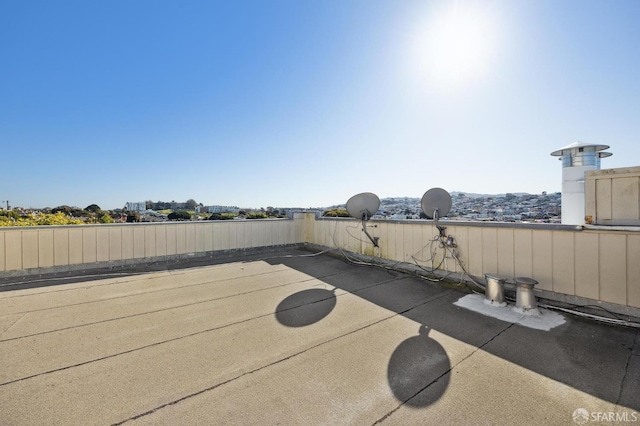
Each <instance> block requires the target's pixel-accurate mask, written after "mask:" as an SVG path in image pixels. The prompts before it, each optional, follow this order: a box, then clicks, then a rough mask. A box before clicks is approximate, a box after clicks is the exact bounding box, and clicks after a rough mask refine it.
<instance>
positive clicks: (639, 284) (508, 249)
mask: <svg viewBox="0 0 640 426" xmlns="http://www.w3.org/2000/svg"><path fill="white" fill-rule="evenodd" d="M314 223H315V228H314V235H313V241H314V242H315V243H316V244H318V245H321V246H327V247H339V248H341V249H344V250H347V251H350V252H353V253H359V254H363V255H367V256H379V257H381V258H382V259H386V260H389V261H392V262H393V261H395V262H404V263H407V264H418V265H420V266H422V267H425V268H427V269H428V268H431V267H433V266H440V268H441V269H442V270H443V271H448V272H452V273H457V274H462V273H463V271H462V269H461V268H460V266H459V265H458V264H457V262H456V261H455V259H453V258H452V257H451V255H450V254H448V255H447V256H446V257H445V258H444V259H443V257H442V255H443V254H444V253H445V252H446V251H445V250H443V249H442V248H438V247H437V245H438V243H435V246H434V244H432V240H433V239H434V237H435V236H437V235H438V230H437V229H436V227H435V226H434V224H433V222H432V221H427V220H404V221H375V220H372V221H369V222H368V224H367V230H368V232H369V233H370V234H371V235H372V236H373V237H379V241H378V244H379V246H380V247H379V249H378V248H374V247H373V245H372V244H371V243H370V242H369V240H368V239H367V237H366V236H365V235H364V233H363V232H362V230H361V229H362V227H361V226H360V222H359V221H355V220H349V219H321V220H317V221H315V222H314ZM440 224H441V225H444V226H446V230H445V232H446V234H447V235H451V236H452V237H453V238H454V242H455V244H456V245H457V253H458V257H459V259H460V260H461V262H462V264H463V266H464V268H465V269H466V271H467V272H468V273H469V274H470V275H472V276H474V277H477V278H480V279H482V277H484V275H485V274H498V275H502V276H504V277H505V278H506V279H507V280H513V278H514V277H518V276H525V277H532V278H534V279H536V280H537V281H539V285H538V286H536V288H537V289H538V290H541V291H542V292H544V293H547V295H551V296H553V295H558V296H560V295H565V296H570V297H569V298H562V297H557V298H556V299H558V300H563V299H564V300H566V301H573V302H575V301H576V300H578V299H576V298H581V299H585V300H586V301H589V300H590V301H600V302H607V303H612V304H616V305H622V306H629V307H634V308H640V227H635V228H627V229H624V230H619V229H614V228H607V227H582V226H572V225H551V224H513V223H491V222H458V221H441V222H440ZM433 252H435V253H436V255H435V258H434V259H433V260H430V259H431V257H432V253H433Z"/></svg>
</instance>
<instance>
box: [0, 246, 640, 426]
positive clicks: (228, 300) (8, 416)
mask: <svg viewBox="0 0 640 426" xmlns="http://www.w3.org/2000/svg"><path fill="white" fill-rule="evenodd" d="M174 266H175V265H174ZM180 266H181V269H176V268H173V267H171V265H169V266H167V267H166V269H165V270H162V269H163V268H162V266H158V265H155V266H153V267H149V268H148V269H146V270H145V269H139V270H136V271H129V272H135V273H133V274H132V273H126V274H121V275H118V274H117V273H113V272H112V273H110V275H105V276H104V277H100V276H97V277H96V276H91V277H82V276H79V277H52V278H46V277H45V278H43V279H40V280H34V281H32V282H25V281H24V280H22V281H21V282H20V283H19V284H17V285H16V286H12V285H11V283H10V282H3V286H2V287H0V290H2V291H0V360H1V366H2V368H0V425H41V424H42V425H91V424H99V425H113V424H116V425H119V424H125V423H126V424H132V425H135V424H146V425H160V424H171V425H196V424H197V425H203V424H212V425H217V424H243V425H244V424H255V425H265V424H266V425H271V424H284V425H300V424H304V425H310V424H314V425H315V424H329V425H335V424H355V425H373V424H384V425H414V424H416V425H418V424H500V425H501V424H532V425H533V424H535V425H539V424H558V425H564V424H566V425H571V424H577V423H575V422H574V420H573V418H572V416H573V414H574V412H575V411H576V410H577V409H579V408H583V409H585V410H586V411H587V412H588V413H589V415H590V418H589V419H588V420H589V421H595V420H601V419H603V418H604V419H606V420H607V421H606V422H601V423H600V424H606V423H607V422H608V423H610V424H614V423H620V422H622V421H623V420H628V421H629V422H633V421H635V422H637V423H638V424H640V414H638V412H640V337H638V330H636V329H631V328H623V327H615V326H608V325H603V324H599V323H594V322H590V321H585V320H582V319H576V318H574V317H572V316H568V315H564V317H565V320H566V321H565V323H564V324H561V325H559V326H557V327H555V328H553V329H551V330H549V331H544V330H537V329H532V328H528V327H523V326H521V325H519V324H517V323H513V322H508V321H502V320H500V319H497V318H492V317H489V316H485V315H482V314H481V313H477V312H473V311H470V310H467V309H464V308H461V307H458V306H456V305H454V303H455V302H456V301H458V300H459V299H460V298H462V297H463V296H465V293H463V292H461V291H458V290H456V289H452V288H450V287H445V286H440V285H437V284H433V283H430V282H428V281H424V280H420V279H418V278H415V277H411V276H408V275H405V274H401V273H396V272H387V271H384V270H381V269H377V268H374V267H370V266H358V265H353V264H350V263H347V262H345V261H343V260H341V259H338V258H335V257H332V256H329V255H326V254H323V255H313V256H312V255H310V253H309V252H306V251H302V250H291V249H289V250H288V251H277V252H272V253H263V254H260V255H253V256H245V257H236V258H235V259H231V260H226V261H217V262H215V264H211V265H205V264H202V262H200V263H198V264H197V265H196V264H194V265H188V264H183V265H180ZM186 266H193V267H186ZM603 416H604V417H603ZM612 416H613V417H612ZM612 419H617V420H616V421H611V420H612ZM625 423H626V422H625Z"/></svg>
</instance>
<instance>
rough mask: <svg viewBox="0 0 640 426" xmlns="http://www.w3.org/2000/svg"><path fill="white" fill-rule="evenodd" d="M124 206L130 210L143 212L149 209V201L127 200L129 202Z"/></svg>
mask: <svg viewBox="0 0 640 426" xmlns="http://www.w3.org/2000/svg"><path fill="white" fill-rule="evenodd" d="M124 208H125V209H127V211H130V212H138V213H142V212H145V211H146V210H147V203H146V202H145V201H139V202H131V201H127V203H126V204H125V205H124Z"/></svg>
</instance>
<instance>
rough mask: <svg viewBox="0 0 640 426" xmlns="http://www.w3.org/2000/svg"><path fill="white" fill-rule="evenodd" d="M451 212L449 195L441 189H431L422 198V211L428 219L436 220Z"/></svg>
mask: <svg viewBox="0 0 640 426" xmlns="http://www.w3.org/2000/svg"><path fill="white" fill-rule="evenodd" d="M449 210H451V195H449V193H448V192H447V191H445V190H444V189H442V188H431V189H430V190H428V191H427V192H425V193H424V195H423V196H422V211H423V212H424V214H426V215H427V217H428V218H429V219H434V218H435V219H436V220H438V218H439V217H443V216H446V215H447V214H448V213H449Z"/></svg>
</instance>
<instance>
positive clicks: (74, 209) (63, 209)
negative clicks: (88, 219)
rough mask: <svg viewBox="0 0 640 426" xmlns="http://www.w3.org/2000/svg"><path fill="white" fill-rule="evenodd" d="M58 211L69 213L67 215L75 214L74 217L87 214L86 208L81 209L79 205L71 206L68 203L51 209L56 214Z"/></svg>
mask: <svg viewBox="0 0 640 426" xmlns="http://www.w3.org/2000/svg"><path fill="white" fill-rule="evenodd" d="M58 212H62V213H63V214H65V215H67V216H73V217H82V216H84V215H85V212H84V210H81V209H79V208H77V207H69V206H67V205H63V206H58V207H55V208H53V209H51V213H52V214H56V213H58Z"/></svg>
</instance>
